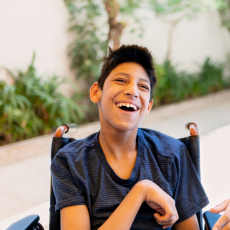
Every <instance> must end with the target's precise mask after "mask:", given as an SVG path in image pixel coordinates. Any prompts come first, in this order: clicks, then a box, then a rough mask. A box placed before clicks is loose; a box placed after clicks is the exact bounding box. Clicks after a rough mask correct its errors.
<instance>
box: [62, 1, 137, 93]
mask: <svg viewBox="0 0 230 230" xmlns="http://www.w3.org/2000/svg"><path fill="white" fill-rule="evenodd" d="M104 2H105V1H103V0H64V3H65V5H66V6H67V9H68V11H69V14H70V19H69V24H70V26H69V32H71V33H72V35H73V41H72V43H71V44H70V45H69V47H68V50H69V52H68V54H69V56H70V58H71V68H72V69H75V70H76V78H77V79H80V78H81V79H84V80H85V81H86V84H87V87H86V88H87V89H88V86H91V85H92V83H93V82H95V81H96V80H97V79H98V77H99V75H100V70H101V67H102V64H103V57H105V56H106V54H107V48H108V44H109V40H108V37H109V36H108V33H109V24H108V15H107V13H106V10H105V6H104ZM111 2H114V5H115V2H118V3H119V12H120V14H121V15H123V16H127V15H131V14H132V13H133V12H134V10H135V9H136V8H138V7H139V6H140V1H138V0H127V1H116V0H111ZM112 5H113V4H112ZM134 18H135V16H134ZM137 21H138V22H139V20H137Z"/></svg>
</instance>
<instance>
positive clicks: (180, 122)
mask: <svg viewBox="0 0 230 230" xmlns="http://www.w3.org/2000/svg"><path fill="white" fill-rule="evenodd" d="M189 121H193V122H196V123H197V124H198V128H199V132H200V135H201V169H202V170H201V176H202V183H203V185H204V188H205V190H206V192H207V195H208V197H209V199H210V205H209V206H208V207H206V208H205V210H207V209H208V208H209V207H210V206H213V205H216V204H217V203H218V202H220V201H221V200H223V199H227V198H229V197H230V183H229V182H228V181H229V178H228V176H229V175H230V167H229V162H230V146H229V137H230V91H227V93H226V92H225V93H224V94H223V93H222V94H221V93H220V94H215V95H214V96H209V97H206V98H203V99H201V100H193V101H190V102H186V103H179V104H175V105H170V106H164V107H161V108H157V109H153V111H152V112H151V113H150V115H149V116H148V117H147V118H146V119H145V120H144V121H143V122H142V124H141V126H142V127H146V128H151V129H155V130H158V131H161V132H164V133H166V134H168V135H171V136H174V137H176V138H179V137H183V136H187V135H188V131H186V130H185V128H184V127H185V124H186V123H187V122H189ZM98 129H99V123H97V122H96V123H93V124H90V125H88V126H87V127H84V128H80V129H79V131H78V133H77V134H72V136H75V137H77V138H82V137H85V136H87V135H88V134H89V133H92V132H95V131H97V130H98ZM49 158H50V154H49V152H48V151H47V152H42V153H40V154H38V155H34V156H31V157H28V158H26V159H22V160H20V161H17V162H14V163H10V164H6V165H2V166H0V175H1V176H0V229H5V228H6V227H7V226H8V225H10V223H12V222H14V221H16V220H18V219H20V218H22V217H24V216H26V215H30V214H34V213H36V214H39V215H40V217H41V223H42V224H43V225H44V226H46V229H48V222H49V219H48V217H49V214H48V209H49V186H50V173H49V165H50V159H49Z"/></svg>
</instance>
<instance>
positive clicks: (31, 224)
mask: <svg viewBox="0 0 230 230" xmlns="http://www.w3.org/2000/svg"><path fill="white" fill-rule="evenodd" d="M39 220H40V217H39V216H38V215H29V216H27V217H24V218H23V219H21V220H19V221H16V222H14V223H13V224H11V225H10V226H9V227H8V228H7V229H6V230H33V229H36V230H44V228H43V227H42V226H41V225H40V224H39V223H38V221H39ZM36 226H37V228H36Z"/></svg>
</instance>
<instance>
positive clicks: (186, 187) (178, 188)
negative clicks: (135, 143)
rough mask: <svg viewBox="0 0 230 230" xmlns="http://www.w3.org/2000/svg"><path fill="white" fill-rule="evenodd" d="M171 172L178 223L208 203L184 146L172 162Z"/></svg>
mask: <svg viewBox="0 0 230 230" xmlns="http://www.w3.org/2000/svg"><path fill="white" fill-rule="evenodd" d="M172 172H173V174H174V175H172V178H174V180H175V186H174V199H175V204H176V208H177V212H178V215H179V220H178V222H181V221H184V220H186V219H188V218H189V217H191V216H193V215H194V214H196V213H197V212H199V211H200V210H201V209H202V208H204V207H205V206H206V205H207V204H208V203H209V201H208V198H207V196H206V193H205V191H204V189H203V186H202V184H201V182H200V178H199V176H198V174H197V172H196V169H195V167H194V165H193V163H192V160H191V157H190V155H189V152H188V150H187V148H186V147H185V146H184V145H183V146H181V148H180V150H179V156H178V157H175V159H174V161H173V162H172Z"/></svg>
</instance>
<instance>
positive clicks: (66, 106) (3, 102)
mask: <svg viewBox="0 0 230 230" xmlns="http://www.w3.org/2000/svg"><path fill="white" fill-rule="evenodd" d="M34 58H35V55H34V56H33V59H32V62H31V64H30V65H29V67H28V69H27V70H26V71H19V70H17V71H16V74H14V73H13V72H12V71H10V70H9V69H7V72H8V74H9V75H10V77H11V78H12V79H13V81H14V84H13V85H7V84H6V83H5V82H4V81H0V145H1V144H5V143H10V142H14V141H18V140H22V139H26V138H29V137H34V136H37V135H42V134H46V133H50V132H52V131H53V130H54V128H56V127H58V126H59V125H61V124H63V123H73V122H74V123H78V122H79V121H80V120H81V119H83V118H84V112H83V109H82V107H80V106H79V105H78V103H77V102H76V101H74V100H73V99H71V98H67V97H65V96H64V95H62V94H61V93H60V91H59V87H60V85H61V84H62V83H63V82H65V81H64V80H61V79H60V78H59V77H57V76H52V77H47V78H46V79H43V78H41V77H38V76H37V74H36V69H35V67H34Z"/></svg>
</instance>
